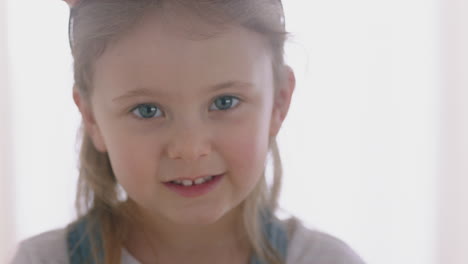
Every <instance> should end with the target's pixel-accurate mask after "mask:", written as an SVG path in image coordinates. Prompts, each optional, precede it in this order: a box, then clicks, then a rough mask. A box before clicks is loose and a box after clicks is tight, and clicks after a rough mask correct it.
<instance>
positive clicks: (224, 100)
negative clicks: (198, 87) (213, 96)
mask: <svg viewBox="0 0 468 264" xmlns="http://www.w3.org/2000/svg"><path fill="white" fill-rule="evenodd" d="M217 102H219V104H217V105H216V106H217V107H218V108H220V109H227V108H229V107H230V106H231V104H232V99H231V98H229V97H221V98H219V99H218V101H217Z"/></svg>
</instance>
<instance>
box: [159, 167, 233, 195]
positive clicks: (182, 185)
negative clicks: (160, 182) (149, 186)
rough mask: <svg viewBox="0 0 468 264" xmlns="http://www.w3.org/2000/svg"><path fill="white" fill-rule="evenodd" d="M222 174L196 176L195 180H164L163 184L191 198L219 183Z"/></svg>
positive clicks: (204, 192) (206, 191) (208, 190)
mask: <svg viewBox="0 0 468 264" xmlns="http://www.w3.org/2000/svg"><path fill="white" fill-rule="evenodd" d="M223 176H224V173H223V174H220V175H214V176H206V177H202V178H197V179H196V180H195V181H192V180H189V179H184V180H173V181H168V182H165V183H164V185H165V186H166V187H168V188H169V190H172V191H174V192H176V193H178V194H179V195H181V196H183V197H188V198H192V197H197V196H202V195H204V194H206V193H208V192H210V191H211V190H212V189H213V188H215V187H216V186H218V185H219V183H220V181H221V180H222V178H223ZM202 179H203V182H202Z"/></svg>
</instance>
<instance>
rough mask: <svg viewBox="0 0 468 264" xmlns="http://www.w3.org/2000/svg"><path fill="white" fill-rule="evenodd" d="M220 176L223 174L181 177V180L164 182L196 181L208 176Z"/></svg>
mask: <svg viewBox="0 0 468 264" xmlns="http://www.w3.org/2000/svg"><path fill="white" fill-rule="evenodd" d="M222 174H224V173H218V174H204V175H200V176H195V177H181V178H176V179H172V180H168V181H166V182H171V181H183V180H190V181H195V180H196V179H200V178H205V177H209V176H219V175H222Z"/></svg>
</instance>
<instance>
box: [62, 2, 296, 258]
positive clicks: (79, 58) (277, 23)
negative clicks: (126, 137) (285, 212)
mask: <svg viewBox="0 0 468 264" xmlns="http://www.w3.org/2000/svg"><path fill="white" fill-rule="evenodd" d="M66 2H67V3H68V4H69V5H70V6H71V14H70V16H71V17H70V45H71V47H72V55H73V60H74V61H73V70H74V86H75V88H76V89H77V90H78V91H79V92H80V94H81V95H82V96H83V97H85V98H86V97H88V96H89V95H90V94H91V93H92V90H93V74H94V64H95V62H96V60H97V59H98V58H99V56H101V55H102V54H103V52H104V51H105V50H106V48H107V47H108V46H109V45H111V44H112V43H114V42H116V41H118V40H119V38H121V37H122V36H123V35H124V34H126V33H127V32H128V31H130V30H131V29H132V27H134V26H135V25H137V24H138V22H139V21H140V20H141V19H142V18H143V17H144V16H146V15H148V14H151V15H158V14H161V13H164V12H165V11H166V9H165V7H166V6H167V5H169V4H177V5H178V6H180V7H182V8H183V10H184V11H185V10H187V11H190V12H192V13H193V14H194V15H196V16H197V17H200V18H202V19H205V21H207V22H210V21H213V20H214V21H223V22H224V23H226V24H229V23H232V24H235V25H236V26H241V27H243V28H246V29H248V30H250V31H253V32H256V33H258V34H260V35H261V36H262V37H263V38H264V39H265V40H266V43H267V45H268V46H269V47H268V48H269V50H270V52H271V53H272V65H271V68H272V69H273V78H274V87H273V89H275V90H277V88H278V87H279V86H280V85H282V83H283V82H285V78H286V67H285V65H284V44H285V41H286V38H287V35H288V33H287V32H286V31H285V24H284V15H283V8H282V5H281V1H278V0H198V1H197V0H80V1H76V0H66ZM155 10H157V12H154V11H155ZM214 24H215V25H217V24H216V23H214ZM81 137H82V138H81V139H80V143H81V148H80V160H79V180H78V190H77V196H76V207H77V211H78V215H80V216H87V215H92V216H93V218H94V219H95V221H94V222H96V223H99V225H100V230H101V236H102V243H103V244H104V247H103V249H104V254H103V255H104V258H105V259H104V261H103V262H102V263H105V264H111V263H112V264H115V263H120V256H121V247H122V243H123V241H125V238H126V236H127V232H128V229H129V228H128V227H129V225H130V224H131V223H133V222H132V221H135V219H134V218H135V217H133V215H132V211H131V210H130V209H131V208H130V209H129V207H128V206H125V204H122V201H121V199H119V184H118V182H117V180H116V178H115V175H114V172H113V169H112V167H111V163H110V160H109V156H108V154H107V153H102V152H99V151H98V150H97V149H96V148H95V146H94V144H93V142H92V140H91V137H90V136H89V135H87V133H86V131H85V130H84V127H83V126H82V130H81ZM269 147H270V148H269V154H271V157H272V163H273V164H272V165H273V166H272V167H273V170H272V171H271V172H272V174H273V177H272V178H273V179H272V181H271V184H267V181H266V176H265V173H263V175H262V177H261V179H260V181H259V182H258V184H257V185H256V186H255V188H254V190H253V191H252V192H251V193H250V194H249V196H248V197H247V199H246V200H245V201H244V202H243V203H242V210H243V223H244V226H245V229H246V232H247V236H248V239H249V242H250V244H251V245H250V246H251V248H252V250H253V251H254V252H253V253H254V254H255V255H257V256H259V257H260V258H261V259H262V260H264V261H265V262H266V263H272V264H282V263H284V259H282V258H281V256H280V255H279V253H278V252H276V251H275V250H274V249H273V248H272V246H271V245H270V244H269V243H268V241H267V240H266V238H265V236H264V234H263V232H262V230H261V227H260V225H259V221H260V218H261V215H260V214H261V212H262V211H265V210H267V211H271V212H273V213H274V212H275V211H276V208H277V203H278V195H279V190H280V186H281V178H282V167H281V159H280V156H279V150H278V147H277V144H276V138H274V137H273V138H271V139H270V146H269ZM96 255H99V254H96ZM100 263H101V262H100Z"/></svg>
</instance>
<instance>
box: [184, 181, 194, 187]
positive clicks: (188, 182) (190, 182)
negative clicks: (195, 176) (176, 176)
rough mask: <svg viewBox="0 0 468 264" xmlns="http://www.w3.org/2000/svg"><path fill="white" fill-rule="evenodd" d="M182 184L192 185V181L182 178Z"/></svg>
mask: <svg viewBox="0 0 468 264" xmlns="http://www.w3.org/2000/svg"><path fill="white" fill-rule="evenodd" d="M182 184H183V185H184V186H192V184H193V182H192V181H191V180H183V181H182Z"/></svg>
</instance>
